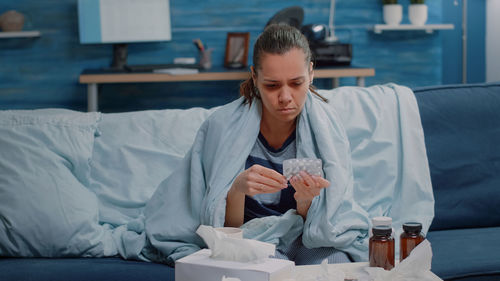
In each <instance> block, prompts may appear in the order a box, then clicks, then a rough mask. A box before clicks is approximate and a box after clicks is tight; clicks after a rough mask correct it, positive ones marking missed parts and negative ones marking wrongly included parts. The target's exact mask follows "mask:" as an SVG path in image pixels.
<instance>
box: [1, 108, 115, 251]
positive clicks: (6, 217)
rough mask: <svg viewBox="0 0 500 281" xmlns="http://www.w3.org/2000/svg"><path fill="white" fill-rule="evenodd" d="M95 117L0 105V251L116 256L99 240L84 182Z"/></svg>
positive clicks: (92, 199)
mask: <svg viewBox="0 0 500 281" xmlns="http://www.w3.org/2000/svg"><path fill="white" fill-rule="evenodd" d="M99 118H100V115H99V114H98V113H79V112H74V111H68V110H34V111H22V110H19V111H0V256H23V257H32V256H36V257H61V256H76V255H82V256H88V255H92V256H102V255H104V254H106V253H107V254H116V250H115V249H114V244H113V241H112V239H111V237H110V236H108V238H109V239H108V240H107V243H104V244H103V243H101V242H103V241H104V240H105V239H104V237H105V236H104V230H103V229H102V227H101V226H100V225H99V224H98V214H97V198H96V197H95V195H94V194H93V193H92V192H90V191H89V190H88V189H87V188H86V186H85V185H86V184H87V183H88V177H89V174H90V165H89V161H90V157H91V155H92V149H93V145H94V133H95V131H96V128H97V122H98V120H99ZM105 245H108V246H109V248H107V247H106V246H105ZM113 252H114V253H113Z"/></svg>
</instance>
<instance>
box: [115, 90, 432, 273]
mask: <svg viewBox="0 0 500 281" xmlns="http://www.w3.org/2000/svg"><path fill="white" fill-rule="evenodd" d="M322 93H323V94H325V96H326V97H327V98H329V99H330V102H329V103H325V102H323V101H322V100H320V99H318V98H317V97H316V96H313V95H312V94H311V93H308V96H307V99H306V103H305V106H304V108H303V110H302V112H301V114H300V115H299V117H298V122H297V129H296V145H297V157H299V158H302V157H307V158H320V159H322V161H323V172H324V175H325V178H326V179H327V180H329V181H330V183H331V185H330V186H329V187H327V188H325V189H323V190H322V191H321V193H320V195H319V196H317V197H316V198H314V200H313V202H312V204H311V207H310V208H309V211H308V214H307V218H306V220H305V221H304V220H303V219H302V217H301V216H299V215H298V214H297V213H296V212H295V210H289V211H288V212H287V213H285V214H284V215H282V216H270V217H265V218H258V219H253V220H251V221H249V222H247V223H246V224H244V225H243V226H242V227H241V228H242V229H243V230H244V236H245V238H250V239H257V240H260V241H263V242H269V243H273V244H275V245H277V247H278V248H280V247H287V246H288V245H289V244H290V243H292V242H293V241H294V240H295V239H296V238H297V237H299V236H301V235H302V242H303V244H304V245H305V246H306V247H308V248H316V247H335V248H337V249H339V250H342V251H345V252H346V253H348V254H349V255H350V256H351V258H353V260H355V261H366V260H367V258H368V247H367V246H368V229H369V227H370V218H371V217H373V216H381V215H387V216H391V217H392V218H393V220H394V222H395V223H396V225H395V227H398V226H397V225H399V224H401V223H402V222H404V221H408V220H415V221H420V222H422V223H423V225H424V232H426V230H427V229H428V227H429V225H430V222H431V221H432V217H433V204H434V200H433V196H432V186H431V184H430V176H429V171H428V164H427V158H426V154H425V144H424V141H423V130H422V127H421V124H420V118H419V116H418V109H417V105H416V101H415V99H414V97H413V93H412V92H411V90H410V89H408V88H405V87H400V86H397V85H385V86H375V87H370V88H357V87H344V88H339V89H335V90H331V91H323V92H322ZM261 108H262V105H261V103H260V101H259V100H254V101H253V103H252V105H251V106H249V105H248V104H245V103H244V101H243V99H242V98H240V99H238V100H236V101H234V102H232V103H230V104H227V105H225V106H222V107H220V108H218V109H217V110H216V111H215V112H214V113H213V114H212V115H211V116H209V117H208V119H207V120H206V121H205V122H204V123H203V124H202V126H201V128H200V130H199V131H198V134H197V136H196V138H195V141H194V143H193V146H192V148H191V149H190V150H189V152H188V153H187V154H186V156H185V158H184V159H183V161H182V163H181V165H180V166H179V167H178V168H177V170H176V171H175V172H173V173H172V174H171V176H169V177H168V178H167V179H165V180H164V181H163V182H162V183H161V184H160V185H159V187H158V188H157V190H156V192H155V193H154V194H153V196H152V197H151V199H150V200H149V201H148V203H147V206H146V208H145V212H144V217H145V223H144V225H145V229H144V232H145V234H146V235H145V236H146V237H147V238H145V239H147V241H146V242H145V243H144V245H145V247H144V248H143V249H142V251H141V253H140V254H139V255H140V256H141V257H142V258H143V259H149V260H153V261H157V262H163V263H167V264H170V265H173V264H174V263H175V261H176V260H177V259H179V258H182V257H184V256H186V255H188V254H191V253H193V252H195V251H197V250H199V249H200V248H203V247H206V245H205V244H204V242H203V241H202V239H201V238H200V237H198V236H197V235H196V229H197V228H198V226H199V225H200V224H205V225H211V226H214V227H221V226H223V225H224V220H225V207H226V195H227V192H228V190H229V188H230V187H231V184H232V182H233V181H234V179H235V178H236V177H237V175H238V174H239V173H241V172H242V171H243V169H244V166H245V161H246V159H247V157H248V155H249V153H250V151H251V149H252V147H253V145H254V143H255V141H256V139H257V136H258V133H259V129H260V119H261V110H262V109H261ZM339 113H340V114H339ZM344 126H345V127H344ZM129 237H131V236H129ZM137 237H140V238H138V239H143V238H142V237H144V235H137ZM124 244H125V243H124ZM134 245H136V246H135V247H137V245H140V243H135V244H134ZM134 251H135V252H136V251H137V248H134V249H133V251H119V252H120V253H122V252H124V253H132V252H134Z"/></svg>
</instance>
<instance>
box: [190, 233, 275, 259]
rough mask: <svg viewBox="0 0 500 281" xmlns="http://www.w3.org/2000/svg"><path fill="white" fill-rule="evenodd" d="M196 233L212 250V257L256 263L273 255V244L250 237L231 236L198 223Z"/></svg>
mask: <svg viewBox="0 0 500 281" xmlns="http://www.w3.org/2000/svg"><path fill="white" fill-rule="evenodd" d="M196 234H198V235H199V236H200V237H201V238H202V239H203V241H205V244H207V247H208V248H209V249H210V250H211V252H212V255H211V256H210V257H211V258H213V259H218V260H225V261H238V262H253V263H258V262H260V260H262V259H266V258H269V256H272V255H274V252H275V250H276V246H275V245H274V244H270V243H265V242H261V241H257V240H252V239H238V238H231V237H228V236H227V235H226V234H225V233H222V232H220V231H216V230H215V228H213V227H211V226H208V225H200V226H199V227H198V229H197V230H196Z"/></svg>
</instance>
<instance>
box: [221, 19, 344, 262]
mask: <svg viewBox="0 0 500 281" xmlns="http://www.w3.org/2000/svg"><path fill="white" fill-rule="evenodd" d="M277 42H279V44H276V43H277ZM253 62H254V65H253V66H252V67H251V72H252V77H251V78H250V79H248V80H247V81H245V82H244V83H243V84H242V85H241V89H240V94H241V95H242V96H243V97H244V98H245V100H246V101H247V102H248V103H251V102H252V99H254V98H257V99H260V100H261V101H262V119H261V121H260V133H259V137H258V139H257V141H256V144H255V146H254V147H253V149H252V152H251V153H250V155H249V157H248V159H247V161H246V165H245V168H246V170H245V171H244V172H242V173H241V174H240V175H239V176H238V177H237V178H236V179H235V181H234V183H233V185H232V187H231V189H230V190H229V192H228V196H227V205H226V222H225V225H226V226H233V227H240V226H241V225H243V223H244V222H246V221H248V220H250V219H253V218H257V217H263V216H269V215H281V214H283V213H285V212H286V211H288V210H289V209H296V210H297V213H298V214H299V215H300V216H301V217H302V218H303V219H304V220H305V219H306V216H307V211H308V210H309V207H310V206H311V202H312V200H313V198H314V197H316V196H318V195H319V193H320V191H321V189H322V188H326V187H328V186H329V185H330V183H329V182H328V180H326V179H324V178H322V177H319V176H313V175H309V174H307V173H306V172H300V176H293V177H292V178H291V179H290V186H288V184H287V180H286V178H285V177H284V176H283V166H282V163H283V160H286V159H289V158H295V157H296V153H295V127H296V123H297V117H298V116H299V114H300V112H301V111H302V108H303V107H304V103H305V101H306V96H307V93H308V91H309V90H311V91H312V92H313V93H314V90H313V89H312V81H313V75H314V73H313V63H312V61H311V51H310V49H309V45H308V42H307V40H306V38H305V37H304V36H303V35H302V34H301V33H300V32H299V31H298V30H297V29H295V28H294V27H290V26H288V25H272V26H270V27H268V28H267V29H266V30H265V31H264V33H263V34H262V35H260V36H259V38H258V39H257V42H256V43H255V46H254V55H253ZM265 194H267V196H266V195H265ZM297 254H300V255H301V256H300V257H297ZM315 254H316V256H315ZM277 256H278V257H282V258H285V257H286V258H289V259H293V260H295V259H300V260H301V261H302V260H307V259H308V260H309V263H320V262H321V260H323V259H324V258H329V262H349V259H348V258H347V256H346V255H345V254H344V253H342V252H339V251H335V249H334V248H330V249H327V248H320V249H317V250H316V251H314V250H312V251H311V250H308V249H307V248H305V247H303V245H302V243H301V241H300V239H298V240H297V241H295V243H294V244H293V246H292V248H291V249H287V251H286V252H278V253H277Z"/></svg>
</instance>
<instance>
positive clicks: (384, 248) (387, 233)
mask: <svg viewBox="0 0 500 281" xmlns="http://www.w3.org/2000/svg"><path fill="white" fill-rule="evenodd" d="M372 233H373V236H372V237H370V242H369V246H368V255H369V260H370V266H371V267H382V268H384V269H385V270H391V269H392V268H393V267H394V238H393V237H392V228H391V227H390V226H375V227H373V228H372Z"/></svg>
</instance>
